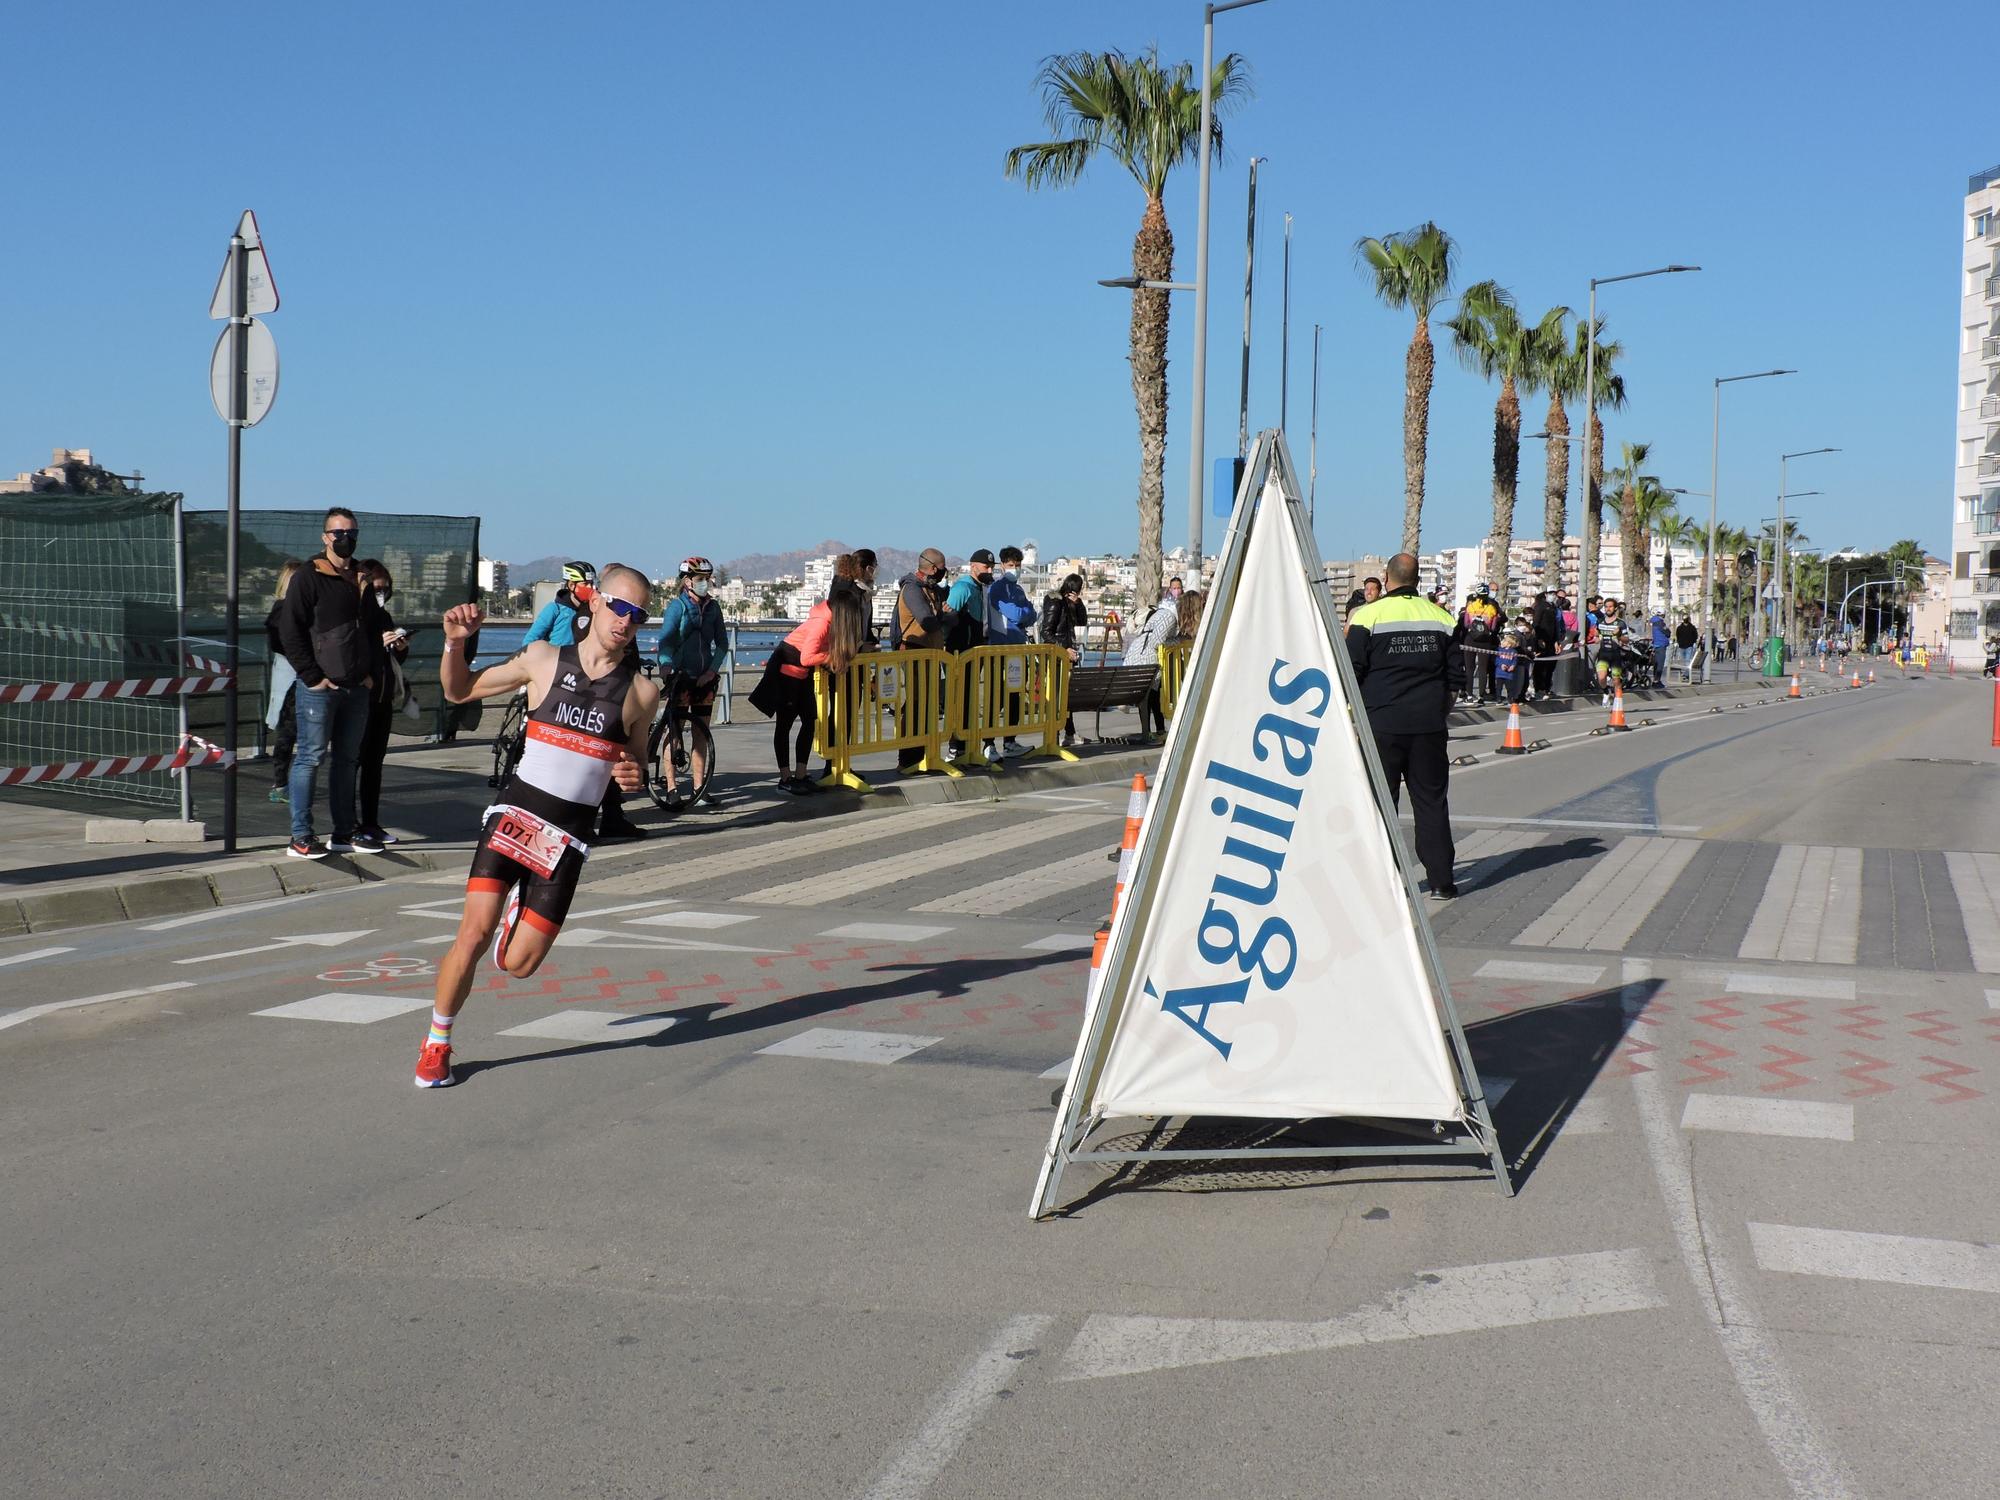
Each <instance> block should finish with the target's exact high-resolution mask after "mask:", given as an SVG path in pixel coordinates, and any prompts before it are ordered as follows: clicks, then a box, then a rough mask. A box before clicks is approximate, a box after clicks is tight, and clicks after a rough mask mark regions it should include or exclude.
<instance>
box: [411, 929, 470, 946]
mask: <svg viewBox="0 0 2000 1500" xmlns="http://www.w3.org/2000/svg"><path fill="white" fill-rule="evenodd" d="M457 941H458V934H457V933H455V932H440V933H438V934H437V935H436V936H434V937H427V938H411V939H410V942H411V943H412V944H414V945H415V946H416V947H419V948H442V947H443V946H444V945H445V944H446V943H455V942H457Z"/></svg>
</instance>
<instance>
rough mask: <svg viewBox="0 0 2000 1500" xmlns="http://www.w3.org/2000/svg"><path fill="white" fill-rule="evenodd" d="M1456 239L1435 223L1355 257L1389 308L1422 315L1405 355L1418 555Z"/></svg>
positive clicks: (1406, 446) (1369, 243)
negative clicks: (1436, 341) (1439, 326)
mask: <svg viewBox="0 0 2000 1500" xmlns="http://www.w3.org/2000/svg"><path fill="white" fill-rule="evenodd" d="M1452 249H1453V246H1452V240H1451V236H1450V235H1448V234H1446V233H1445V232H1444V231H1443V230H1442V229H1440V228H1438V227H1437V225H1436V224H1433V223H1429V222H1426V223H1423V224H1419V225H1418V226H1417V227H1416V228H1415V229H1406V230H1404V231H1403V232H1402V233H1401V234H1390V235H1384V236H1382V237H1381V238H1380V239H1374V238H1364V239H1360V240H1357V241H1355V244H1354V254H1355V258H1356V259H1357V260H1358V261H1360V263H1361V268H1362V273H1363V274H1364V275H1366V276H1367V277H1368V278H1369V279H1370V280H1371V281H1372V282H1373V283H1374V287H1375V295H1376V296H1377V297H1379V298H1381V300H1382V301H1383V303H1384V304H1386V305H1387V306H1389V307H1393V308H1399V309H1400V308H1408V309H1409V310H1410V311H1411V312H1414V313H1415V314H1416V318H1417V326H1416V331H1415V332H1413V333H1412V334H1411V335H1410V349H1409V353H1407V354H1406V355H1404V356H1403V550H1404V551H1405V552H1408V553H1412V554H1414V553H1415V552H1416V551H1417V542H1418V537H1419V534H1420V532H1421V531H1422V529H1423V514H1424V457H1425V448H1426V446H1427V444H1428V442H1429V437H1430V425H1431V382H1432V381H1433V380H1434V379H1436V377H1437V353H1436V351H1435V350H1434V349H1433V348H1432V347H1431V314H1432V313H1433V312H1435V311H1436V310H1437V305H1438V304H1439V303H1440V302H1442V301H1444V299H1445V297H1446V296H1447V295H1449V294H1450V292H1451V275H1452V264H1451V257H1452Z"/></svg>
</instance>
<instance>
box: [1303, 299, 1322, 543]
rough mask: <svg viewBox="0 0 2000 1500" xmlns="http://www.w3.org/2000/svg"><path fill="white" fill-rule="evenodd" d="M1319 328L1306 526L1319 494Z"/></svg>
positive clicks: (1315, 347) (1315, 335) (1315, 338)
mask: <svg viewBox="0 0 2000 1500" xmlns="http://www.w3.org/2000/svg"><path fill="white" fill-rule="evenodd" d="M1319 328H1320V325H1319V324H1317V323H1315V324H1313V395H1312V432H1311V436H1310V437H1309V438H1308V439H1307V442H1308V444H1309V445H1310V449H1311V454H1312V456H1311V457H1310V458H1309V459H1308V460H1307V473H1308V477H1307V479H1306V524H1307V525H1308V526H1310V525H1312V524H1313V522H1314V519H1315V517H1316V511H1315V509H1314V501H1315V499H1316V497H1317V496H1318V494H1319Z"/></svg>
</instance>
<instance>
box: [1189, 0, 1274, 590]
mask: <svg viewBox="0 0 2000 1500" xmlns="http://www.w3.org/2000/svg"><path fill="white" fill-rule="evenodd" d="M1263 3H1264V0H1224V3H1222V4H1219V5H1217V4H1213V3H1211V4H1209V5H1205V6H1203V7H1202V21H1201V139H1200V147H1199V149H1200V152H1201V191H1200V196H1199V198H1198V199H1197V200H1196V209H1195V228H1194V396H1193V399H1192V401H1191V402H1190V403H1189V411H1188V414H1189V416H1190V417H1191V418H1192V419H1193V423H1194V431H1193V433H1192V435H1191V436H1190V439H1189V442H1188V562H1189V565H1190V567H1191V569H1192V571H1193V573H1194V576H1195V577H1196V578H1197V579H1198V578H1200V577H1201V497H1202V488H1203V486H1202V474H1201V471H1202V466H1203V464H1204V463H1206V461H1207V451H1206V443H1205V441H1204V439H1205V437H1206V433H1205V432H1204V430H1203V424H1204V423H1205V422H1207V420H1208V389H1207V386H1208V187H1209V179H1210V177H1211V175H1212V172H1211V163H1210V161H1209V154H1210V153H1209V142H1210V141H1211V140H1212V139H1213V138H1214V136H1215V18H1216V17H1217V16H1218V15H1220V14H1222V12H1224V11H1227V10H1242V9H1244V8H1245V7H1246V6H1251V5H1262V4H1263Z"/></svg>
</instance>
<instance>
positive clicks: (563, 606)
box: [521, 562, 597, 650]
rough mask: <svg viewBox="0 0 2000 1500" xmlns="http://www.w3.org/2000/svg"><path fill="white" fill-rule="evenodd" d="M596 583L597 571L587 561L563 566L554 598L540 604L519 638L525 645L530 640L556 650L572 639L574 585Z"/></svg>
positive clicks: (574, 612)
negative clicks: (553, 647) (560, 585)
mask: <svg viewBox="0 0 2000 1500" xmlns="http://www.w3.org/2000/svg"><path fill="white" fill-rule="evenodd" d="M596 582H597V570H596V569H595V568H593V567H591V565H590V564H589V563H587V562H573V563H564V564H563V583H562V587H561V588H559V589H557V590H556V596H555V598H553V599H551V600H550V601H549V602H548V603H547V604H544V605H543V606H542V607H541V609H540V611H539V612H538V613H537V614H536V615H535V622H534V624H532V625H530V626H529V627H528V633H527V634H526V635H524V636H522V637H521V644H522V645H524V646H526V645H529V644H530V643H532V642H534V641H548V642H550V643H551V644H552V645H554V646H555V647H556V648H557V649H558V650H560V649H561V648H562V647H564V646H567V645H568V644H569V643H570V642H571V641H573V640H575V639H576V595H575V594H574V593H572V592H571V590H573V589H574V588H575V587H576V586H577V585H578V584H582V585H583V586H584V587H585V588H589V587H591V586H593V585H594V584H596Z"/></svg>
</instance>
